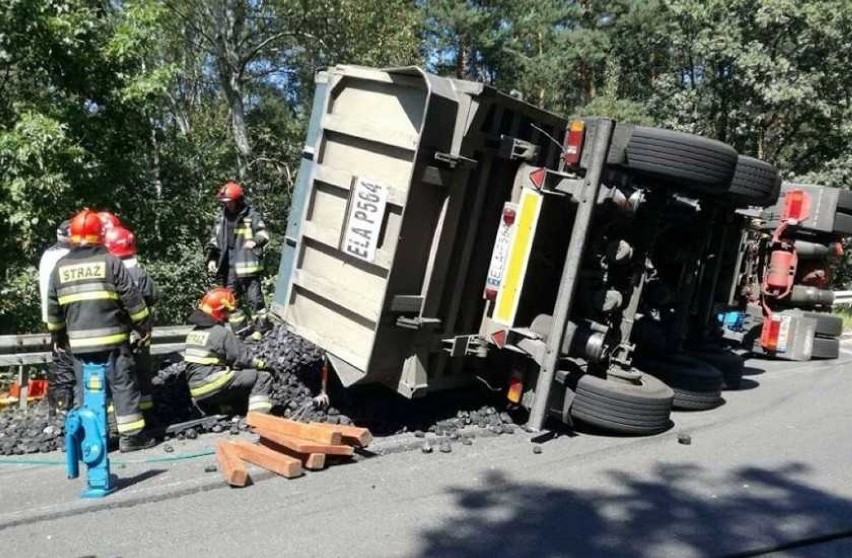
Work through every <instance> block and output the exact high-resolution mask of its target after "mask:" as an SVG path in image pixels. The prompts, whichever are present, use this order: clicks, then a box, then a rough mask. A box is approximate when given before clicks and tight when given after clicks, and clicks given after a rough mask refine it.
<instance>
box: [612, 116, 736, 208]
mask: <svg viewBox="0 0 852 558" xmlns="http://www.w3.org/2000/svg"><path fill="white" fill-rule="evenodd" d="M622 166H623V167H624V168H626V169H628V170H630V171H632V172H634V173H636V174H639V175H644V176H647V177H649V178H654V179H658V180H661V181H663V182H665V183H666V184H668V185H669V186H670V187H675V188H680V187H683V188H686V189H689V190H694V191H698V192H700V193H705V194H723V193H725V192H727V191H728V188H729V186H730V184H731V179H732V178H733V176H734V169H735V168H736V166H737V151H736V150H735V149H734V148H733V147H731V146H730V145H727V144H725V143H722V142H720V141H716V140H713V139H709V138H704V137H701V136H696V135H694V134H686V133H683V132H675V131H672V130H663V129H661V128H648V127H645V126H636V127H634V128H633V129H632V132H631V133H630V139H629V140H628V141H627V145H626V146H625V148H624V161H623V163H622Z"/></svg>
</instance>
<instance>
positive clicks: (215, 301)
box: [198, 287, 237, 322]
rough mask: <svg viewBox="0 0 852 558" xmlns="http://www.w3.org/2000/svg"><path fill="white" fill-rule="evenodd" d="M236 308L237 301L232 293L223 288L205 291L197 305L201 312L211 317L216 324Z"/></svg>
mask: <svg viewBox="0 0 852 558" xmlns="http://www.w3.org/2000/svg"><path fill="white" fill-rule="evenodd" d="M236 307H237V299H236V298H235V297H234V293H232V292H231V291H230V289H226V288H224V287H217V288H215V289H213V290H210V291H207V294H206V295H204V297H203V298H202V299H201V303H200V304H199V305H198V308H199V309H200V310H201V311H202V312H204V313H205V314H208V315H209V316H212V317H213V319H214V320H216V321H217V322H221V321H224V320H225V319H226V318H227V317H228V314H230V313H231V312H233V311H234V309H236Z"/></svg>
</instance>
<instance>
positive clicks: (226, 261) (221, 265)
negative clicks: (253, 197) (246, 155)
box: [205, 182, 269, 338]
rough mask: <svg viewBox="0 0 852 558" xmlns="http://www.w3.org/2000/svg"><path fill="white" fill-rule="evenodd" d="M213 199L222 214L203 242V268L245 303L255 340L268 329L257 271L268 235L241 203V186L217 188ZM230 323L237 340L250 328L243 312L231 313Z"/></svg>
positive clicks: (259, 220) (245, 205)
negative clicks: (205, 262) (208, 236)
mask: <svg viewBox="0 0 852 558" xmlns="http://www.w3.org/2000/svg"><path fill="white" fill-rule="evenodd" d="M217 198H218V199H219V201H220V202H221V203H222V212H221V213H220V214H219V216H218V217H217V218H216V223H215V224H214V226H213V232H212V235H211V238H210V241H209V242H208V243H207V249H206V255H205V259H206V260H207V269H208V271H209V272H210V273H211V274H215V275H216V276H217V277H218V280H219V282H220V284H222V285H224V286H226V287H227V288H229V289H230V290H231V291H232V292H233V293H234V294H235V295H236V297H237V299H238V300H239V302H240V303H241V304H242V306H244V307H245V306H246V304H245V303H246V302H247V303H248V306H250V308H251V312H252V320H253V321H254V329H255V338H259V337H260V334H261V332H262V331H263V330H265V329H266V328H267V327H268V322H267V315H266V304H265V302H264V300H263V291H262V289H261V286H260V272H261V271H262V270H263V265H262V264H261V259H262V255H263V254H262V250H263V246H264V245H265V244H266V243H267V242H268V241H269V234H268V233H267V232H266V225H265V224H264V222H263V218H261V216H260V214H259V213H258V212H257V211H255V210H254V209H253V208H252V207H250V206H249V205H247V204H246V203H245V197H244V193H243V188H242V186H240V185H239V184H237V183H236V182H228V183H227V184H225V185H224V186H222V188H220V189H219V193H218V194H217ZM243 299H245V300H243ZM230 324H231V327H232V329H233V330H234V331H235V332H236V333H237V334H238V335H240V336H241V337H242V336H245V335H247V334H248V333H249V331H250V329H251V327H250V324H249V323H248V322H247V317H246V314H245V312H244V311H242V310H239V309H238V310H236V311H234V312H233V314H231V318H230Z"/></svg>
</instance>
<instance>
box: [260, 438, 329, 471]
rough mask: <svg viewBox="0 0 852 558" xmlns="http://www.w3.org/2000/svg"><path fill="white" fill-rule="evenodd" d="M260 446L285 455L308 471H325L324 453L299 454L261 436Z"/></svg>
mask: <svg viewBox="0 0 852 558" xmlns="http://www.w3.org/2000/svg"><path fill="white" fill-rule="evenodd" d="M260 445H262V446H264V447H267V448H269V449H271V450H273V451H277V452H279V453H284V454H287V455H289V456H291V457H295V458H296V459H298V460H300V461H301V462H302V467H304V468H305V469H307V470H309V471H319V470H321V469H325V454H324V453H299V452H297V451H295V450H292V449H290V448H288V447H286V446H282V445H281V444H276V443H275V442H273V441H272V440H269V439H267V438H264V437H262V436H261V438H260Z"/></svg>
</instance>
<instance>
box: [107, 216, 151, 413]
mask: <svg viewBox="0 0 852 558" xmlns="http://www.w3.org/2000/svg"><path fill="white" fill-rule="evenodd" d="M104 244H105V245H106V247H107V250H109V253H110V254H112V255H113V256H115V257H116V258H118V259H120V260H121V263H123V264H124V267H125V268H127V272H128V274H130V279H131V280H132V281H133V284H134V285H135V286H136V288H137V289H139V293H140V294H141V295H142V299H143V300H144V301H145V304H147V305H148V309H149V310H150V311H153V309H154V304H156V302H157V300H158V299H159V297H160V292H159V289H158V288H157V284H156V283H154V280H153V279H152V278H151V276H150V275H149V274H148V272H147V271H145V269H144V268H143V267H142V266H141V265H139V261H138V260H137V258H136V235H134V234H133V233H132V232H131V231H130V230H129V229H127V228H126V227H124V226H122V225H118V226H115V227H113V228H111V229H108V230H107V231H106V232H105V233H104ZM131 345H132V348H133V360H134V362H135V364H136V375H137V378H138V379H139V391H140V393H141V397H140V399H139V409H140V410H141V411H142V413H143V414H144V415H145V420H146V422H148V423H151V422H152V421H153V418H154V417H153V416H152V415H153V413H152V411H153V408H154V401H153V399H152V397H151V394H152V386H151V379H152V378H153V376H154V365H153V362H152V361H151V347H150V345H149V344H147V343H141V342H140V340H139V339H136V340H134V342H132V343H131ZM148 426H149V427H151V426H152V425H151V424H149V425H148Z"/></svg>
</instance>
